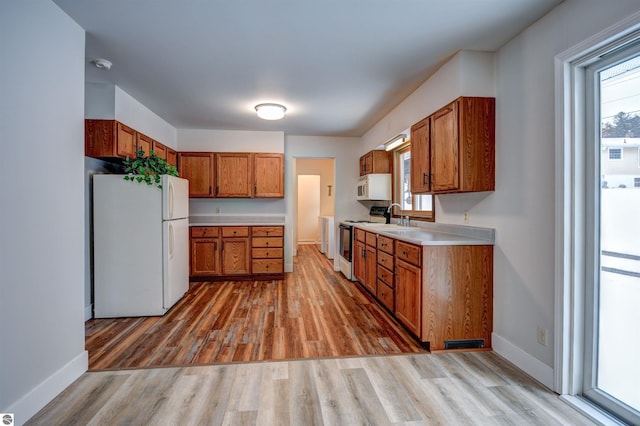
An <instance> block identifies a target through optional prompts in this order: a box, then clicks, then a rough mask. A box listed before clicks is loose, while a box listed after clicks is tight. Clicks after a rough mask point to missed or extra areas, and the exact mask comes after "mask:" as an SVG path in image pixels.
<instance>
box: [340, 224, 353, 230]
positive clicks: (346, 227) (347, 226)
mask: <svg viewBox="0 0 640 426" xmlns="http://www.w3.org/2000/svg"><path fill="white" fill-rule="evenodd" d="M351 228H353V226H351V225H343V224H340V229H349V230H350V229H351Z"/></svg>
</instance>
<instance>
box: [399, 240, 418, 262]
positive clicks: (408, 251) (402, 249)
mask: <svg viewBox="0 0 640 426" xmlns="http://www.w3.org/2000/svg"><path fill="white" fill-rule="evenodd" d="M421 253H422V249H421V247H420V246H415V245H413V244H409V243H405V242H403V241H396V257H397V258H398V259H402V260H404V261H406V262H409V263H411V264H413V265H416V266H420V263H421V260H422V256H420V254H421Z"/></svg>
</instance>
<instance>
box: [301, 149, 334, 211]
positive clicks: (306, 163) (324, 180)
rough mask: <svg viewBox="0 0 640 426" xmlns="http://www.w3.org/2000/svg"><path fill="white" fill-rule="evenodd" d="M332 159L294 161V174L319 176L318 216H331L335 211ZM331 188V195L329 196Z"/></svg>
mask: <svg viewBox="0 0 640 426" xmlns="http://www.w3.org/2000/svg"><path fill="white" fill-rule="evenodd" d="M333 163H334V160H333V158H299V159H297V160H296V173H297V174H299V175H319V176H320V215H321V216H333V212H334V210H335V203H334V198H335V197H334V195H335V182H334V181H333V179H334V170H333ZM329 186H331V195H329Z"/></svg>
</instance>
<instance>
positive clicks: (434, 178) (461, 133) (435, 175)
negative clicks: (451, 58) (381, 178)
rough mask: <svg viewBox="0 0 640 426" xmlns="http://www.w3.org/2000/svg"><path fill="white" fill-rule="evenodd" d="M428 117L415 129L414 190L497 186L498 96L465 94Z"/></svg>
mask: <svg viewBox="0 0 640 426" xmlns="http://www.w3.org/2000/svg"><path fill="white" fill-rule="evenodd" d="M425 120H429V123H428V124H427V126H429V128H428V130H426V131H427V133H426V134H425V133H424V132H425V129H423V125H425V123H424V121H425ZM425 120H422V121H421V122H419V123H416V124H415V125H414V126H413V127H412V131H411V151H412V152H411V161H412V165H411V188H412V192H414V193H424V192H431V193H441V194H443V193H453V192H472V191H493V190H494V189H495V99H494V98H479V97H461V98H458V99H456V100H455V101H453V102H451V103H450V104H449V105H447V106H445V107H443V108H441V109H440V110H438V111H436V112H435V113H433V114H432V115H430V116H429V117H427V118H426V119H425ZM414 138H415V140H414ZM425 141H426V142H425ZM427 146H428V148H427ZM425 149H428V155H425ZM425 178H426V179H425ZM425 181H426V182H427V184H426V185H425V184H424V183H423V182H425ZM429 183H430V185H429Z"/></svg>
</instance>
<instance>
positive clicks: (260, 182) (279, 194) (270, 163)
mask: <svg viewBox="0 0 640 426" xmlns="http://www.w3.org/2000/svg"><path fill="white" fill-rule="evenodd" d="M253 162H254V172H253V175H254V180H255V183H254V193H253V196H254V197H256V198H283V197H284V154H264V153H256V154H254V155H253Z"/></svg>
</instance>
